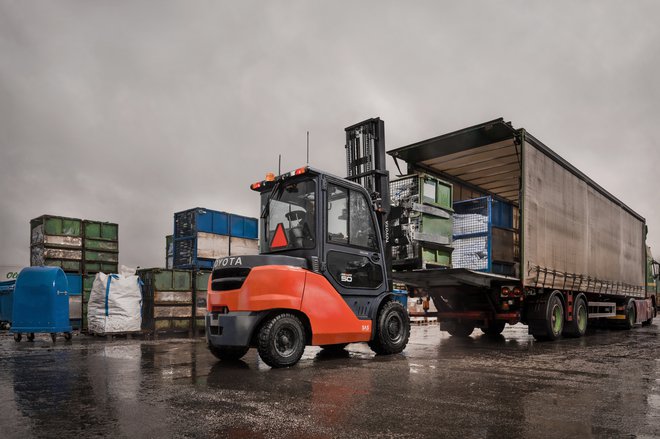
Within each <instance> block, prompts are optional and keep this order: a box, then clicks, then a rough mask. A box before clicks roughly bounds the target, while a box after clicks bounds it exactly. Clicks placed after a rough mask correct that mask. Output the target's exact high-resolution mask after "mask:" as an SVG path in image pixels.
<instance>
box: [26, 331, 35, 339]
mask: <svg viewBox="0 0 660 439" xmlns="http://www.w3.org/2000/svg"><path fill="white" fill-rule="evenodd" d="M25 338H27V341H34V332H30V333H29V334H28V335H27V337H25Z"/></svg>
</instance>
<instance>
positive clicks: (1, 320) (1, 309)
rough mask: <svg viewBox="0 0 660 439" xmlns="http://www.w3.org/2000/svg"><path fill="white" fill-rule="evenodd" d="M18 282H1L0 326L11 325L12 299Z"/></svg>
mask: <svg viewBox="0 0 660 439" xmlns="http://www.w3.org/2000/svg"><path fill="white" fill-rule="evenodd" d="M15 286H16V280H8V281H5V282H0V325H2V326H6V325H9V324H11V313H12V299H13V296H14V287H15Z"/></svg>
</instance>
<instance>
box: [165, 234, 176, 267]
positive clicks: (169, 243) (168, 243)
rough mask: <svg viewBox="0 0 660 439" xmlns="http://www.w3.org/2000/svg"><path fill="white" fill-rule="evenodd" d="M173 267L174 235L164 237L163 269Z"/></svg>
mask: <svg viewBox="0 0 660 439" xmlns="http://www.w3.org/2000/svg"><path fill="white" fill-rule="evenodd" d="M173 266H174V235H167V236H166V237H165V268H172V267H173Z"/></svg>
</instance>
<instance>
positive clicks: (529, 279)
mask: <svg viewBox="0 0 660 439" xmlns="http://www.w3.org/2000/svg"><path fill="white" fill-rule="evenodd" d="M389 154H390V155H391V156H392V157H393V158H394V159H395V160H396V161H397V164H398V162H399V161H403V162H406V163H407V165H408V171H409V173H424V174H430V175H434V176H437V177H438V178H441V179H443V180H444V181H448V182H451V183H452V184H453V187H454V190H453V194H454V195H453V198H454V200H453V201H454V203H457V202H461V201H465V200H470V199H475V198H478V197H488V199H489V200H490V199H492V200H497V201H499V202H502V203H506V204H508V205H510V206H511V208H512V211H513V216H514V221H513V222H512V224H509V226H512V227H509V228H508V229H507V230H506V232H507V233H508V235H507V236H509V235H510V237H511V238H510V239H508V241H506V242H508V243H509V245H510V246H512V248H511V252H509V253H508V254H510V255H512V259H511V260H510V261H509V262H510V265H508V266H507V267H509V269H507V271H506V272H501V273H495V272H493V271H494V270H490V271H489V270H474V269H469V268H449V269H443V268H432V269H424V268H422V269H418V270H406V271H398V272H395V273H394V274H393V278H394V279H395V280H396V281H399V282H402V283H405V284H406V285H407V286H408V287H410V288H417V289H422V290H424V291H426V292H428V294H429V295H430V296H431V297H432V299H433V301H434V303H435V305H436V308H437V309H438V319H439V320H440V322H441V329H442V330H445V331H448V332H449V333H450V334H452V335H455V336H467V335H469V334H471V333H472V331H473V330H474V329H475V328H481V329H482V331H483V332H484V333H486V334H499V333H501V332H502V330H503V329H504V325H505V323H509V324H516V323H519V322H522V323H524V324H527V325H528V328H529V333H530V334H532V335H533V336H534V337H535V338H537V339H550V340H553V339H556V338H558V337H560V336H561V335H564V336H573V337H579V336H582V335H583V334H584V333H585V332H586V329H587V326H588V325H589V324H595V323H596V322H597V321H607V322H610V323H612V324H615V325H618V326H622V327H626V328H631V327H632V326H633V325H635V324H636V323H643V324H648V323H650V322H651V320H652V319H653V317H654V316H655V312H656V311H655V310H656V303H655V301H656V297H655V295H652V294H650V293H649V292H647V288H646V283H647V262H646V248H647V247H646V224H645V219H644V218H643V217H642V216H640V215H639V214H637V213H636V212H634V211H633V210H632V209H631V208H629V207H628V206H626V205H625V204H624V203H622V202H621V201H619V200H618V199H617V198H616V197H614V196H613V195H612V194H610V193H609V192H608V191H606V190H605V189H603V188H602V187H601V186H600V185H598V184H597V183H595V182H594V181H592V180H591V179H590V178H589V177H587V176H586V175H585V174H584V173H582V172H581V171H579V170H578V169H577V168H575V167H574V166H573V165H571V164H570V163H568V162H567V161H566V160H564V159H563V158H562V157H560V156H559V155H558V154H556V153H555V152H554V151H552V150H551V149H550V148H548V147H547V146H545V145H544V144H543V143H541V142H540V141H539V140H537V139H536V138H535V137H534V136H532V135H531V134H530V133H528V132H526V131H525V130H524V129H515V128H513V126H512V125H511V124H510V123H509V122H505V121H504V120H503V119H496V120H493V121H489V122H486V123H483V124H480V125H475V126H473V127H469V128H466V129H463V130H460V131H456V132H452V133H449V134H445V135H442V136H439V137H435V138H432V139H429V140H425V141H422V142H417V143H415V144H412V145H408V146H404V147H401V148H397V149H395V150H391V151H389ZM456 242H458V241H456ZM461 242H463V241H461ZM488 249H489V250H490V244H489V247H488ZM454 252H456V248H454ZM488 266H489V267H491V266H496V265H495V264H488Z"/></svg>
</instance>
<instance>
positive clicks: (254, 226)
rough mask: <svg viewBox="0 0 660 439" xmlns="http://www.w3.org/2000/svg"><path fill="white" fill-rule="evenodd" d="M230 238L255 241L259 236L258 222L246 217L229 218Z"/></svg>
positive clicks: (232, 216)
mask: <svg viewBox="0 0 660 439" xmlns="http://www.w3.org/2000/svg"><path fill="white" fill-rule="evenodd" d="M229 223H230V226H231V236H235V237H237V238H247V239H257V237H258V235H259V220H257V219H256V218H250V217H247V216H241V215H234V214H232V215H231V216H230V220H229Z"/></svg>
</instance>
